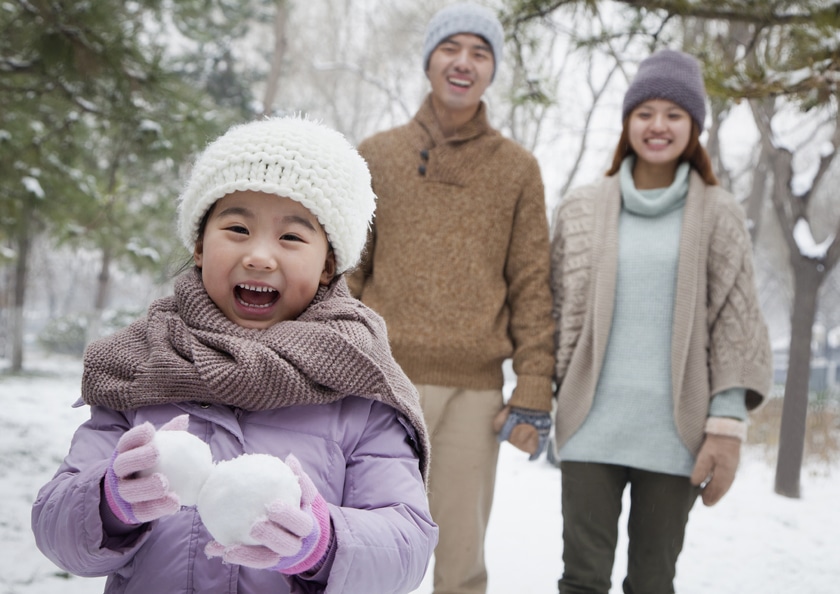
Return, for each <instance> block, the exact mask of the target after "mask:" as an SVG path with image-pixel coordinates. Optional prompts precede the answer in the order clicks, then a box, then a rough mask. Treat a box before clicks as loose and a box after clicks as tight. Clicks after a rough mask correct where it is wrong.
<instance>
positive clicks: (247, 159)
mask: <svg viewBox="0 0 840 594" xmlns="http://www.w3.org/2000/svg"><path fill="white" fill-rule="evenodd" d="M245 190H251V191H256V192H265V193H268V194H275V195H277V196H284V197H287V198H291V199H292V200H294V201H296V202H299V203H300V204H302V205H303V206H305V207H306V208H307V209H308V210H309V211H310V212H312V214H314V215H315V216H316V217H317V219H318V221H319V222H320V223H321V225H322V226H323V227H324V231H325V232H326V234H327V239H328V240H329V242H330V245H331V246H332V248H333V251H334V252H335V259H336V267H337V273H338V274H341V273H342V272H345V271H347V270H349V269H351V268H353V267H354V266H355V265H356V264H358V262H359V259H360V257H361V254H362V250H363V249H364V247H365V242H366V240H367V233H368V228H369V226H370V221H371V219H372V218H373V211H374V209H375V208H376V196H375V195H374V193H373V190H372V189H371V185H370V172H369V171H368V168H367V164H366V163H365V161H364V159H362V157H361V155H359V153H358V152H356V149H355V148H353V146H352V145H351V144H350V143H349V142H348V141H347V139H346V138H344V136H342V135H341V134H340V133H338V132H336V131H335V130H332V129H330V128H328V127H326V126H324V125H322V124H319V123H317V122H314V121H311V120H307V119H304V118H300V117H283V118H270V119H264V120H259V121H255V122H250V123H247V124H241V125H238V126H234V127H232V128H231V129H229V130H228V131H227V132H225V133H224V134H223V135H222V136H220V137H219V138H217V139H216V140H214V141H213V142H211V143H210V144H209V145H208V146H207V148H206V149H205V150H204V152H203V153H201V155H199V157H198V159H197V160H196V162H195V165H194V166H193V169H192V172H191V174H190V178H189V180H188V182H187V185H186V188H185V189H184V191H183V192H182V193H181V196H180V198H179V205H178V233H179V235H180V237H181V241H183V242H184V245H185V246H186V247H187V249H189V250H190V251H192V250H194V249H195V243H196V241H197V239H198V227H199V225H200V224H201V220H202V219H203V218H204V215H205V214H206V213H207V211H208V210H210V208H211V207H212V206H213V204H214V203H215V202H216V200H218V199H219V198H222V197H223V196H225V195H226V194H230V193H231V192H236V191H245Z"/></svg>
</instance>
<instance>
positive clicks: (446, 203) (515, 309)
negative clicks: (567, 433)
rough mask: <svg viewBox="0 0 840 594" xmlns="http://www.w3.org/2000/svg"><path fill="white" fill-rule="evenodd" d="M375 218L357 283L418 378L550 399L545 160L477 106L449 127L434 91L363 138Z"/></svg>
mask: <svg viewBox="0 0 840 594" xmlns="http://www.w3.org/2000/svg"><path fill="white" fill-rule="evenodd" d="M359 152H360V153H361V154H362V156H363V157H364V158H365V160H366V161H367V162H368V165H369V167H370V170H371V176H372V179H373V189H374V192H375V193H376V195H377V207H376V218H375V220H374V226H373V232H372V234H371V236H370V241H369V243H368V248H367V253H366V255H365V256H364V258H363V264H362V266H361V267H360V268H359V269H358V270H357V271H356V272H355V273H354V274H353V275H352V276H351V277H350V278H349V279H348V281H349V284H350V288H351V291H352V292H353V293H354V294H355V295H357V296H360V298H361V299H362V301H363V302H364V303H365V304H366V305H368V306H370V307H371V308H372V309H374V310H375V311H377V312H378V313H379V314H380V315H382V317H384V318H385V321H386V323H387V324H388V336H389V338H390V340H391V347H392V349H393V353H394V357H395V358H396V359H397V362H398V363H399V364H400V365H401V366H402V368H403V369H404V370H405V372H406V374H408V377H409V378H411V380H412V381H413V382H414V383H415V384H433V385H440V386H453V387H461V388H467V389H474V390H490V389H500V388H502V385H503V376H502V369H501V367H502V362H503V361H504V360H505V359H506V358H508V357H510V358H512V359H513V368H514V371H515V372H516V374H517V384H516V388H515V390H514V394H513V397H512V399H511V403H512V404H514V405H516V406H521V407H524V408H531V409H536V410H544V411H549V410H551V399H552V374H553V369H554V344H553V327H554V324H553V320H552V318H551V288H550V285H549V275H550V271H549V242H548V222H547V217H546V209H545V195H544V189H543V184H542V178H541V176H540V169H539V165H538V163H537V161H536V159H535V158H534V156H533V155H531V153H529V152H528V151H527V150H525V149H524V148H523V147H521V146H520V145H518V144H517V143H515V142H514V141H512V140H510V139H507V138H505V137H503V136H502V135H501V134H499V132H498V131H496V130H494V129H493V128H492V127H490V125H489V123H488V121H487V116H486V108H485V106H484V104H483V103H482V104H481V106H480V107H479V110H478V112H477V113H476V115H475V117H473V119H472V120H470V121H469V122H468V123H467V124H465V125H464V126H463V127H461V128H460V129H459V130H457V131H456V132H455V134H453V135H451V136H448V137H444V135H443V133H442V131H441V129H440V126H439V125H438V122H437V118H436V116H435V114H434V110H433V108H432V106H431V100H430V98H428V97H427V99H426V101H425V102H424V103H423V105H422V107H421V108H420V110H419V111H418V112H417V114H416V115H415V116H414V118H413V119H412V120H411V121H410V122H408V123H407V124H405V125H403V126H400V127H398V128H394V129H392V130H389V131H386V132H382V133H379V134H376V135H375V136H373V137H371V138H369V139H367V140H365V141H364V142H363V143H361V145H360V146H359Z"/></svg>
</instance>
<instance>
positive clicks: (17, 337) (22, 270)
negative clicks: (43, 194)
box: [10, 201, 32, 373]
mask: <svg viewBox="0 0 840 594" xmlns="http://www.w3.org/2000/svg"><path fill="white" fill-rule="evenodd" d="M30 202H31V201H24V204H25V206H24V208H23V212H22V214H21V217H20V222H19V226H18V233H17V238H16V241H17V261H16V262H15V288H14V297H13V303H12V319H11V332H10V335H11V342H12V358H11V371H12V373H18V372H20V371H22V370H23V326H24V318H23V305H24V303H25V302H26V281H27V278H28V277H29V249H30V247H31V246H32V234H31V227H30V225H31V224H32V221H31V219H30V217H31V216H32V208H31V206H30Z"/></svg>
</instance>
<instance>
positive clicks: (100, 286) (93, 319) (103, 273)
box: [85, 247, 112, 344]
mask: <svg viewBox="0 0 840 594" xmlns="http://www.w3.org/2000/svg"><path fill="white" fill-rule="evenodd" d="M111 252H112V250H111V248H110V247H104V248H103V249H102V260H101V265H100V268H99V275H98V276H97V278H96V298H95V299H94V302H93V312H92V313H91V315H90V316H89V317H88V325H87V331H86V334H87V337H86V341H85V342H86V343H88V344H89V343H90V342H91V341H93V340H96V339H97V338H99V337H100V336H101V334H102V318H103V316H104V312H105V307H106V306H107V305H108V292H109V289H110V286H111V259H112V257H111Z"/></svg>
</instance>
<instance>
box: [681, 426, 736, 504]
mask: <svg viewBox="0 0 840 594" xmlns="http://www.w3.org/2000/svg"><path fill="white" fill-rule="evenodd" d="M745 438H746V423H744V421H739V420H737V419H725V418H721V417H709V419H707V420H706V438H705V439H704V440H703V445H702V446H701V447H700V453H699V454H697V462H696V463H695V464H694V470H693V471H692V473H691V484H693V485H697V486H700V487H701V488H702V489H703V491H702V498H703V504H704V505H708V506H711V505H714V504H715V503H717V502H718V501H720V500H721V498H722V497H723V496H724V495H725V494H726V492H727V491H729V487H731V486H732V483H733V482H734V481H735V471H736V470H737V469H738V461H739V460H740V458H741V442H742V441H744V439H745Z"/></svg>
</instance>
